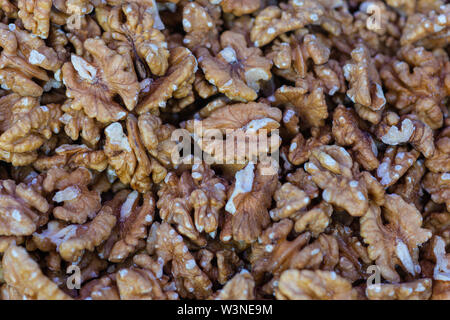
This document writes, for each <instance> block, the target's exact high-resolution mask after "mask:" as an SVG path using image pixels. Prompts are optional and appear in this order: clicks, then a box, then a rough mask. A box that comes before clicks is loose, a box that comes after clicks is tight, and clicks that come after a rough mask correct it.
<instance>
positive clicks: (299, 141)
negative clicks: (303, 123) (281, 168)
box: [288, 126, 332, 166]
mask: <svg viewBox="0 0 450 320" xmlns="http://www.w3.org/2000/svg"><path fill="white" fill-rule="evenodd" d="M331 138H332V136H331V130H330V128H329V127H328V126H323V127H320V128H317V127H313V128H311V137H309V138H308V139H305V138H304V137H303V134H301V133H300V132H299V133H298V134H297V135H296V136H295V137H294V138H293V139H292V140H291V143H290V145H289V149H288V160H289V162H290V163H292V164H294V165H296V166H298V165H301V164H303V163H305V162H306V161H308V158H309V156H310V155H311V150H313V149H314V148H316V147H320V146H322V145H326V144H328V143H329V142H330V141H331Z"/></svg>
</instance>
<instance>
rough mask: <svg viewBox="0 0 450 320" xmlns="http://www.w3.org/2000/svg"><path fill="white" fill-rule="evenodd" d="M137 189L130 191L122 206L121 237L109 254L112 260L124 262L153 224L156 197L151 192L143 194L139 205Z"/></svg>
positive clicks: (109, 258) (120, 217) (120, 218)
mask: <svg viewBox="0 0 450 320" xmlns="http://www.w3.org/2000/svg"><path fill="white" fill-rule="evenodd" d="M139 198H140V197H139V194H138V192H137V191H133V192H130V193H129V194H128V197H127V199H126V200H125V202H124V203H123V204H122V207H121V208H120V216H119V219H118V224H119V237H120V239H119V240H118V241H117V242H116V243H115V244H114V246H113V247H112V249H111V253H110V254H109V257H108V260H109V261H111V262H116V263H117V262H122V261H123V260H125V259H126V258H127V257H128V256H129V255H130V254H131V253H133V252H134V251H135V250H136V247H137V245H138V242H139V240H141V239H144V238H146V237H147V227H148V226H149V225H151V223H152V222H153V219H154V214H155V199H154V198H153V196H152V194H151V193H145V194H144V195H143V196H142V205H139V201H140V199H139Z"/></svg>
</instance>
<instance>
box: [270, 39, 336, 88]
mask: <svg viewBox="0 0 450 320" xmlns="http://www.w3.org/2000/svg"><path fill="white" fill-rule="evenodd" d="M299 33H300V34H299V35H290V36H289V37H288V36H287V35H282V36H280V40H275V42H274V44H273V45H272V46H271V48H270V50H269V52H268V54H267V57H268V58H270V59H272V61H273V63H274V65H275V67H276V68H277V69H275V73H276V74H277V75H279V76H281V77H283V78H285V79H286V80H289V81H294V82H295V81H296V80H297V79H299V78H301V79H303V78H306V77H307V75H308V69H310V65H311V64H312V65H313V66H314V70H315V71H317V77H318V78H321V79H322V78H323V79H324V80H325V79H327V81H324V83H327V84H330V85H329V86H327V87H328V90H327V93H329V94H330V95H333V94H334V92H336V91H337V90H339V85H340V83H338V82H339V80H338V79H337V78H338V75H337V74H336V72H335V70H333V68H331V66H332V65H333V64H335V62H336V61H334V62H331V61H330V63H329V64H328V63H327V62H328V61H329V58H330V53H331V49H330V47H331V42H330V40H329V39H327V38H326V37H324V36H322V35H321V34H319V33H316V34H310V33H306V34H304V32H299ZM309 60H312V62H311V63H310V61H309ZM340 68H341V67H340V66H339V69H340Z"/></svg>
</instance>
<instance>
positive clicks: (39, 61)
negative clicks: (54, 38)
mask: <svg viewBox="0 0 450 320" xmlns="http://www.w3.org/2000/svg"><path fill="white" fill-rule="evenodd" d="M0 34H1V35H2V40H1V41H0V46H1V47H2V48H3V51H2V53H1V55H0V83H1V85H2V88H4V89H6V90H11V91H13V92H15V93H18V94H20V95H22V96H31V97H39V96H41V95H42V93H43V88H42V87H41V86H40V85H39V84H37V83H36V82H35V81H33V80H32V79H37V80H40V81H41V82H47V81H49V80H50V78H49V76H48V74H47V72H46V70H48V71H53V72H56V71H57V70H58V69H60V68H61V65H62V61H61V60H59V58H58V55H57V53H56V51H55V50H54V49H53V48H50V47H47V46H46V44H45V42H44V40H42V39H40V38H38V37H36V36H35V35H33V34H31V33H29V32H27V31H25V30H21V29H20V28H19V27H18V26H17V25H15V24H12V23H11V24H9V25H5V24H0Z"/></svg>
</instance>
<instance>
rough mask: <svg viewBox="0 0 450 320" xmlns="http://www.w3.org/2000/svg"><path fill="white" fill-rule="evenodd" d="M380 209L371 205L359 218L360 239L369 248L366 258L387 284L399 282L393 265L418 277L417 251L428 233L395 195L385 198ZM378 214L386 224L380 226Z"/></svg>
mask: <svg viewBox="0 0 450 320" xmlns="http://www.w3.org/2000/svg"><path fill="white" fill-rule="evenodd" d="M382 208H383V210H381V209H380V207H378V206H376V205H373V204H371V205H370V206H369V209H368V211H367V213H366V214H365V215H364V216H363V217H362V218H361V222H360V223H361V236H362V238H363V239H364V242H365V243H367V244H368V245H369V247H368V253H369V257H370V258H371V259H372V260H373V261H375V263H376V265H377V266H378V268H379V269H380V272H381V275H382V276H383V278H385V279H386V280H388V281H391V282H399V281H400V276H399V274H398V273H397V271H396V270H395V267H396V266H397V265H398V266H401V267H402V268H403V270H404V271H405V272H407V273H409V274H411V275H413V276H415V275H417V274H420V266H419V264H418V256H419V247H420V246H421V245H422V244H423V243H424V242H426V241H427V240H428V239H429V238H430V237H431V231H430V230H428V229H423V228H422V227H421V226H422V216H421V214H420V212H419V211H418V210H417V209H416V207H415V206H414V205H413V204H408V203H406V202H405V201H404V200H403V199H402V198H401V197H400V196H399V195H396V194H390V195H388V194H386V195H385V203H384V205H383V207H382ZM382 211H383V220H384V221H387V224H383V222H382V215H381V214H382Z"/></svg>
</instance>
